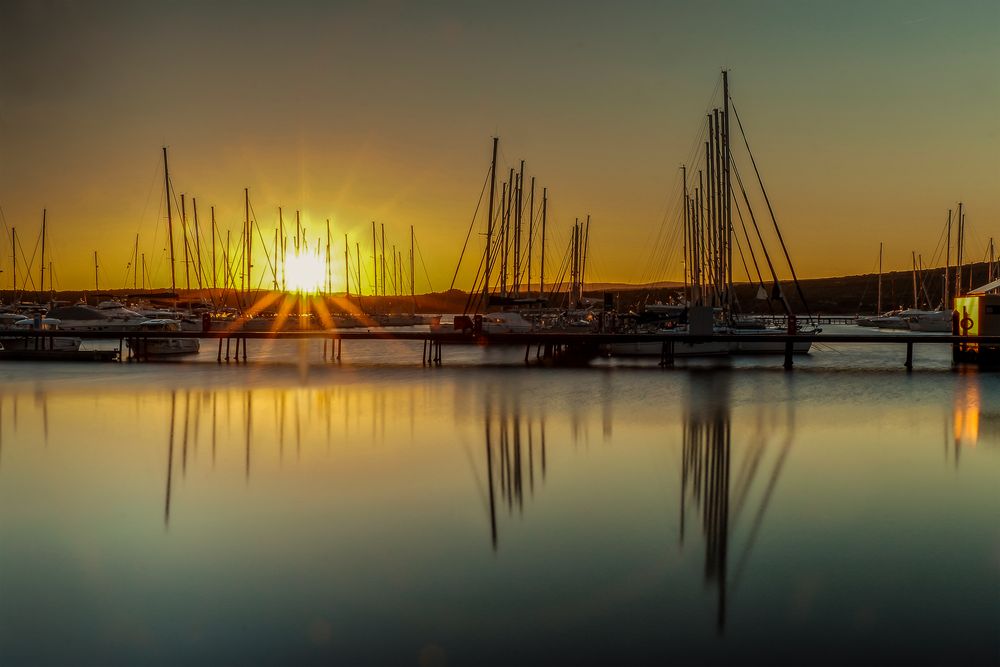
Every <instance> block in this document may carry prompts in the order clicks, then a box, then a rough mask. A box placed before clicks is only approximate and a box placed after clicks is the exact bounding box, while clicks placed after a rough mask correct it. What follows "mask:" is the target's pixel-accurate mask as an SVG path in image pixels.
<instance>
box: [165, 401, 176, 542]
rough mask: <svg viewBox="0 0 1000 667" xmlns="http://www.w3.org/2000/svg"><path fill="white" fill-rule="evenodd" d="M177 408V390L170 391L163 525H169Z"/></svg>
mask: <svg viewBox="0 0 1000 667" xmlns="http://www.w3.org/2000/svg"><path fill="white" fill-rule="evenodd" d="M176 410H177V392H175V391H172V392H170V440H169V441H168V442H167V490H166V494H165V498H164V502H163V526H164V527H169V526H170V489H171V486H172V482H173V476H174V420H175V416H176Z"/></svg>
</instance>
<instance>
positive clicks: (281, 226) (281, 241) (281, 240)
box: [278, 206, 285, 292]
mask: <svg viewBox="0 0 1000 667" xmlns="http://www.w3.org/2000/svg"><path fill="white" fill-rule="evenodd" d="M278 247H279V248H281V253H280V257H281V291H282V292H284V291H285V219H284V218H283V217H282V215H281V207H280V206H279V207H278Z"/></svg>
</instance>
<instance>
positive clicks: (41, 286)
mask: <svg viewBox="0 0 1000 667" xmlns="http://www.w3.org/2000/svg"><path fill="white" fill-rule="evenodd" d="M45 214H46V209H44V208H43V209H42V269H41V272H42V273H41V277H40V279H39V286H38V298H39V299H41V298H42V294H44V293H45Z"/></svg>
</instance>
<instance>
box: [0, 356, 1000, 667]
mask: <svg viewBox="0 0 1000 667" xmlns="http://www.w3.org/2000/svg"><path fill="white" fill-rule="evenodd" d="M387 350H391V352H387ZM390 353H391V354H393V355H395V356H393V357H392V358H391V359H389V358H387V357H386V356H385V355H387V354H390ZM522 355H523V350H522V351H512V352H510V353H507V354H503V353H490V352H483V351H480V350H474V349H471V350H461V351H460V350H449V349H446V350H445V365H444V366H443V367H441V368H422V367H421V366H420V365H419V359H420V349H419V344H418V345H416V346H415V347H413V346H406V345H401V346H396V347H393V348H371V349H368V348H365V347H364V346H363V345H361V344H355V345H354V346H353V347H349V346H345V363H344V364H343V365H341V366H336V365H325V366H324V365H322V364H319V363H317V362H318V361H319V352H318V350H317V349H315V348H314V347H312V346H306V347H304V348H303V347H300V346H298V345H288V346H284V347H282V346H281V345H277V346H267V348H266V349H265V348H264V347H263V346H257V347H255V346H254V344H251V355H250V356H251V364H250V365H248V366H246V367H242V366H240V367H234V366H229V367H225V366H224V367H222V368H219V367H217V366H216V365H215V364H214V363H210V362H211V361H212V360H214V357H215V350H214V349H213V350H208V349H206V350H205V352H204V353H203V355H202V357H201V359H200V362H199V361H195V362H194V363H192V362H187V363H184V364H179V365H178V364H144V365H128V364H123V365H41V366H39V365H18V364H14V365H11V364H7V365H4V366H3V367H2V368H0V379H2V380H3V383H2V385H0V664H2V665H4V666H7V665H20V664H35V663H41V664H101V665H107V664H118V663H124V664H143V665H148V664H169V665H178V664H256V663H268V664H293V663H312V664H392V665H397V664H398V665H407V664H411V665H444V664H451V665H456V664H529V663H543V664H559V663H564V664H581V663H609V664H622V663H645V664H650V663H656V664H662V663H681V664H690V663H757V664H759V663H769V664H770V663H782V662H784V663H838V664H840V663H845V662H861V663H866V664H871V663H883V664H884V663H898V664H917V663H925V664H941V663H947V664H959V663H968V664H995V663H997V662H1000V375H996V374H992V375H991V374H976V373H957V372H952V371H950V370H948V363H947V352H946V351H945V350H943V349H942V350H928V351H926V352H925V351H924V350H923V348H918V353H917V362H916V363H917V367H918V368H923V370H921V371H918V372H915V373H913V374H909V375H908V374H906V373H905V372H903V371H902V368H901V364H902V350H901V348H900V349H897V348H891V349H890V350H888V351H883V350H881V349H875V348H871V349H866V348H864V347H863V346H857V347H856V348H852V349H848V350H847V351H841V352H834V351H828V350H819V351H817V352H816V353H814V354H813V355H811V357H810V358H809V359H805V360H800V361H801V363H799V364H798V366H797V368H796V370H795V371H794V372H792V373H784V372H782V371H781V370H780V369H779V366H780V360H777V359H770V360H752V361H748V362H739V363H737V364H736V365H737V367H736V368H728V367H721V368H720V367H712V365H710V364H703V363H698V364H690V365H688V366H684V365H681V366H680V367H679V368H677V369H674V370H668V371H662V370H660V369H658V368H655V366H652V365H646V366H645V367H628V368H625V367H620V366H616V365H613V364H607V363H605V364H598V366H597V367H596V368H589V369H558V370H556V369H530V368H524V367H523V364H522V363H521V362H520V359H521V358H522ZM484 362H486V363H484Z"/></svg>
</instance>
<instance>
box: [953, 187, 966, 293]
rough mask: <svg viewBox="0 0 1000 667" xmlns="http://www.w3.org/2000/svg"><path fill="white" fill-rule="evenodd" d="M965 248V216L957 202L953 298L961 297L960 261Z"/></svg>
mask: <svg viewBox="0 0 1000 667" xmlns="http://www.w3.org/2000/svg"><path fill="white" fill-rule="evenodd" d="M964 246H965V214H964V213H963V212H962V202H958V248H957V250H956V252H957V257H956V264H957V265H958V266H957V269H956V277H955V296H962V261H963V260H964V257H963V256H962V255H963V250H964Z"/></svg>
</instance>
